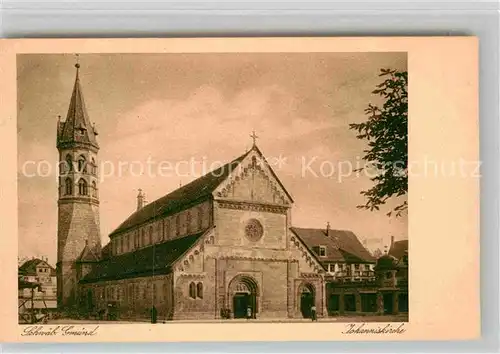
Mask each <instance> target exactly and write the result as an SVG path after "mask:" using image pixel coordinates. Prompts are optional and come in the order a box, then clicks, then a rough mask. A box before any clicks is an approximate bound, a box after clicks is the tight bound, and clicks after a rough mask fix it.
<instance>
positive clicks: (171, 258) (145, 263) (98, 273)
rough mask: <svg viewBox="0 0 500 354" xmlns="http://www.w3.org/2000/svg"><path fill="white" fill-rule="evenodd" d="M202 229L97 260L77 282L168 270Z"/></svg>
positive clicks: (158, 272)
mask: <svg viewBox="0 0 500 354" xmlns="http://www.w3.org/2000/svg"><path fill="white" fill-rule="evenodd" d="M205 232H206V231H203V232H199V233H196V234H193V235H190V236H185V237H181V238H178V239H174V240H170V241H166V242H163V243H160V244H155V245H152V246H149V247H146V248H143V249H140V250H137V251H135V252H129V253H124V254H121V255H118V256H114V257H110V258H108V259H105V260H103V261H101V262H99V263H97V264H96V265H95V266H94V267H93V269H92V270H91V272H90V273H89V274H87V275H86V276H85V277H84V278H83V279H82V280H80V282H81V283H92V282H96V281H101V280H116V279H126V278H135V277H140V276H146V275H152V274H167V273H170V272H171V270H172V265H173V263H174V262H175V261H176V260H177V259H179V257H181V256H182V255H183V254H184V253H185V252H186V251H187V250H189V249H190V248H191V247H192V246H193V245H194V244H195V243H196V241H198V240H199V239H200V237H201V236H202V235H203V234H204V233H205Z"/></svg>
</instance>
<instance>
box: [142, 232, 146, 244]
mask: <svg viewBox="0 0 500 354" xmlns="http://www.w3.org/2000/svg"><path fill="white" fill-rule="evenodd" d="M141 236H142V237H141V243H142V244H141V246H143V247H144V246H146V230H144V229H142V230H141Z"/></svg>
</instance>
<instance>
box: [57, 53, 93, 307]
mask: <svg viewBox="0 0 500 354" xmlns="http://www.w3.org/2000/svg"><path fill="white" fill-rule="evenodd" d="M75 67H76V78H75V84H74V87H73V93H72V95H71V100H70V103H69V109H68V114H67V116H66V119H65V120H64V121H61V119H60V118H59V119H58V122H57V150H58V151H59V188H58V193H59V194H58V227H57V306H58V308H66V309H68V308H71V307H74V306H76V305H78V303H77V297H78V280H79V279H78V277H79V272H78V269H77V268H78V261H79V260H80V258H81V257H82V255H83V254H88V253H89V252H90V253H92V254H94V255H98V256H97V257H99V255H100V253H101V236H100V229H99V194H98V184H97V183H98V181H99V178H98V174H99V171H98V169H97V153H98V151H99V145H98V144H97V140H96V136H97V131H96V129H95V126H93V125H91V123H90V120H89V117H88V115H87V110H86V107H85V102H84V100H83V93H82V88H81V85H80V78H79V70H80V64H78V63H77V64H76V65H75ZM96 261H97V259H96Z"/></svg>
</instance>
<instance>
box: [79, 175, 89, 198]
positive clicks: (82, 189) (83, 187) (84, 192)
mask: <svg viewBox="0 0 500 354" xmlns="http://www.w3.org/2000/svg"><path fill="white" fill-rule="evenodd" d="M78 194H80V195H88V190H87V182H86V181H85V180H84V179H83V178H82V179H80V181H78Z"/></svg>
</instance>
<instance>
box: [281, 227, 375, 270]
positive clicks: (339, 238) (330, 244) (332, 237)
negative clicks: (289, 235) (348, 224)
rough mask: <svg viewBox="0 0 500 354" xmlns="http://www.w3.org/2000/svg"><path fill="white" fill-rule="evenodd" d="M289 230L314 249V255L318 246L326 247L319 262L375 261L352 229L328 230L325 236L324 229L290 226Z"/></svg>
mask: <svg viewBox="0 0 500 354" xmlns="http://www.w3.org/2000/svg"><path fill="white" fill-rule="evenodd" d="M291 230H292V231H293V233H294V234H295V235H297V236H298V237H299V238H300V239H301V240H302V242H304V244H306V245H307V246H308V248H309V249H311V250H313V251H315V253H316V255H318V251H317V248H318V247H319V246H324V247H326V256H325V257H318V259H319V260H320V261H321V262H347V263H365V262H370V263H371V262H374V261H375V259H374V258H373V256H372V255H371V254H370V252H368V250H367V249H366V248H365V247H364V246H363V245H362V243H361V242H360V241H359V239H358V238H357V237H356V235H355V234H354V233H353V232H352V231H344V230H330V231H329V236H327V235H326V232H325V230H324V229H310V228H298V227H292V228H291Z"/></svg>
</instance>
